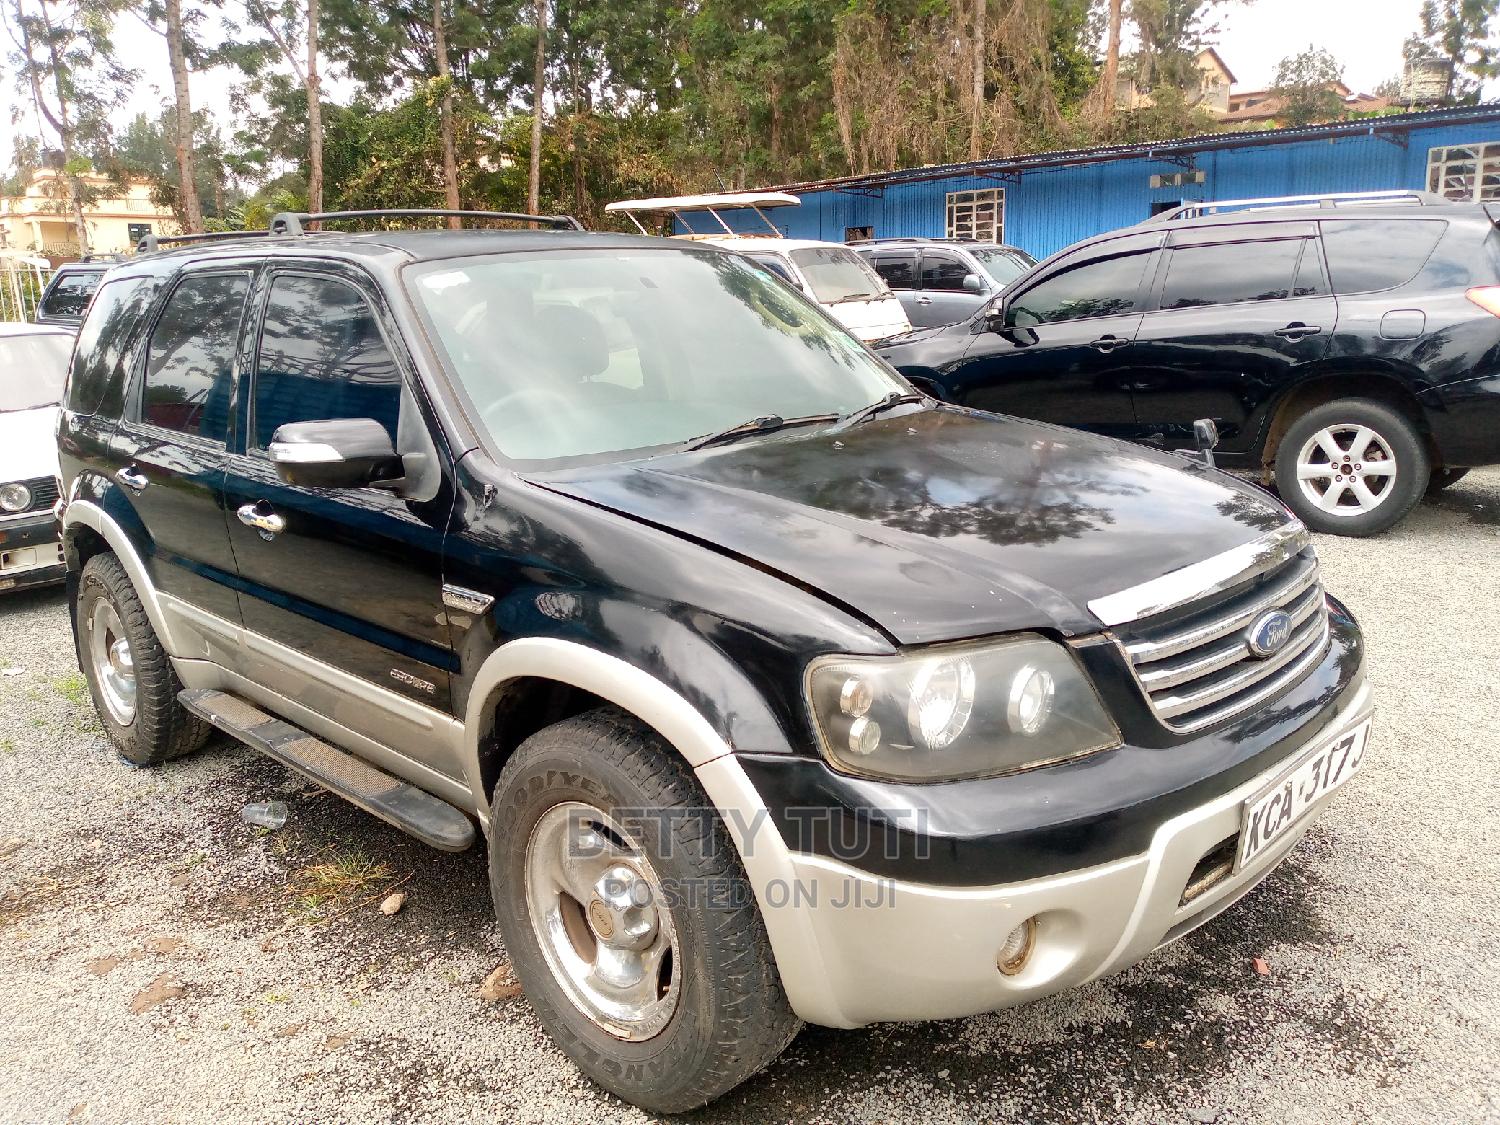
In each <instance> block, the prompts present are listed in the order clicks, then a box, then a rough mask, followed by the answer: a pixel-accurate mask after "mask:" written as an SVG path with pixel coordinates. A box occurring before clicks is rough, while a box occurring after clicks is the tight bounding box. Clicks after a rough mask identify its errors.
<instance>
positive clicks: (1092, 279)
mask: <svg viewBox="0 0 1500 1125" xmlns="http://www.w3.org/2000/svg"><path fill="white" fill-rule="evenodd" d="M1150 260H1151V255H1150V254H1149V253H1140V254H1121V255H1119V256H1117V257H1113V258H1102V259H1101V258H1095V259H1093V260H1092V261H1088V262H1084V263H1082V264H1080V265H1077V266H1073V267H1071V268H1068V269H1064V270H1063V271H1062V272H1061V273H1054V274H1052V275H1051V276H1050V277H1048V278H1047V279H1046V280H1045V281H1043V282H1041V283H1040V284H1038V285H1034V286H1032V287H1031V288H1030V289H1028V290H1026V292H1024V293H1022V294H1021V295H1020V296H1018V297H1017V298H1016V299H1015V300H1014V301H1012V302H1011V304H1010V308H1009V313H1008V315H1007V318H1006V319H1007V321H1008V322H1009V323H1010V324H1013V325H1019V326H1021V327H1022V328H1025V327H1028V326H1030V325H1033V324H1052V323H1055V322H1057V321H1062V320H1084V319H1087V318H1089V317H1095V316H1119V315H1121V314H1124V313H1128V312H1132V311H1133V310H1134V309H1136V308H1137V307H1138V303H1139V291H1140V287H1141V274H1142V273H1143V272H1144V271H1145V269H1146V263H1147V262H1148V261H1150Z"/></svg>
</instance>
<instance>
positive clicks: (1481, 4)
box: [1405, 0, 1500, 105]
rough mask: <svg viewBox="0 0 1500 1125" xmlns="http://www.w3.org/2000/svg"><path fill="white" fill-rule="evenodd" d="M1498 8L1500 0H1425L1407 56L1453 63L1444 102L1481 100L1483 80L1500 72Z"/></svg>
mask: <svg viewBox="0 0 1500 1125" xmlns="http://www.w3.org/2000/svg"><path fill="white" fill-rule="evenodd" d="M1497 10H1500V0H1424V3H1423V4H1422V14H1421V17H1420V22H1419V24H1418V30H1417V33H1416V34H1415V35H1413V36H1412V37H1411V38H1410V39H1408V40H1407V41H1406V48H1405V51H1406V58H1407V60H1408V61H1412V60H1416V59H1433V58H1436V59H1442V60H1444V61H1445V62H1447V63H1448V64H1449V72H1448V84H1447V89H1446V91H1445V92H1444V97H1443V104H1445V105H1460V104H1464V103H1471V102H1477V101H1478V100H1479V91H1480V85H1481V83H1482V82H1483V80H1484V79H1486V78H1493V77H1495V76H1496V75H1497V74H1500V65H1497V61H1500V49H1497V47H1496V45H1495V44H1494V43H1493V42H1492V29H1491V23H1492V22H1493V21H1494V19H1495V14H1496V11H1497Z"/></svg>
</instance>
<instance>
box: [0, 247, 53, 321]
mask: <svg viewBox="0 0 1500 1125" xmlns="http://www.w3.org/2000/svg"><path fill="white" fill-rule="evenodd" d="M53 272H54V271H53V269H52V264H51V263H50V262H49V261H47V259H46V258H35V257H32V256H30V255H26V254H16V253H9V254H6V253H3V252H0V321H3V320H30V319H31V318H32V317H33V316H34V315H35V314H36V306H37V302H38V301H39V300H41V297H42V290H44V289H46V288H47V282H49V281H51V280H52V274H53Z"/></svg>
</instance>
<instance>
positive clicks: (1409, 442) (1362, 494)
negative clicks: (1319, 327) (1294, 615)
mask: <svg viewBox="0 0 1500 1125" xmlns="http://www.w3.org/2000/svg"><path fill="white" fill-rule="evenodd" d="M1430 476H1431V472H1430V462H1429V460H1428V457H1427V449H1426V447H1425V445H1424V444H1423V442H1422V436H1421V434H1419V433H1418V432H1417V430H1416V427H1415V426H1413V425H1412V423H1411V422H1410V421H1409V420H1408V419H1407V418H1405V417H1404V416H1403V415H1401V414H1400V413H1398V412H1397V411H1395V410H1393V409H1391V408H1390V407H1389V406H1386V405H1384V404H1382V403H1378V402H1371V401H1369V400H1367V399H1354V398H1349V399H1338V400H1336V401H1334V402H1328V403H1324V404H1323V405H1322V406H1317V407H1314V408H1313V409H1312V410H1309V411H1308V412H1307V413H1306V414H1304V415H1302V417H1300V418H1298V419H1297V420H1296V421H1295V422H1293V423H1292V425H1291V427H1290V428H1289V429H1288V430H1287V431H1286V434H1285V435H1284V436H1283V437H1282V439H1281V445H1280V446H1279V447H1278V448H1277V450H1276V490H1277V491H1278V492H1280V493H1281V499H1282V501H1283V502H1284V503H1285V504H1286V506H1287V507H1289V508H1291V510H1292V511H1293V512H1295V513H1296V514H1297V516H1298V517H1299V518H1300V519H1301V520H1302V522H1303V523H1305V524H1306V525H1307V526H1308V527H1310V528H1312V529H1313V530H1314V531H1324V532H1330V533H1332V534H1334V535H1353V536H1363V535H1376V534H1379V533H1380V532H1382V531H1384V530H1385V529H1386V528H1388V527H1391V526H1393V525H1394V524H1396V523H1398V522H1399V521H1400V520H1401V519H1402V518H1404V517H1405V515H1406V514H1407V513H1408V512H1410V511H1411V509H1412V506H1413V505H1415V504H1416V502H1417V501H1418V500H1420V499H1421V498H1422V494H1423V493H1424V492H1425V491H1426V489H1427V482H1428V480H1429V478H1430Z"/></svg>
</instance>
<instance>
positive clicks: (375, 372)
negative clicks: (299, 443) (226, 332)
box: [253, 274, 401, 449]
mask: <svg viewBox="0 0 1500 1125" xmlns="http://www.w3.org/2000/svg"><path fill="white" fill-rule="evenodd" d="M253 398H254V402H255V445H256V447H257V448H261V449H264V448H265V447H266V446H268V445H270V444H271V435H273V434H274V433H275V432H276V429H277V427H279V426H284V425H286V424H287V423H288V422H314V421H319V420H321V419H325V418H374V419H375V420H376V421H377V422H379V423H380V424H381V425H383V426H384V427H385V428H386V431H387V432H388V433H389V434H390V435H391V442H392V443H393V444H394V443H395V441H396V421H397V419H398V418H399V417H400V414H401V373H400V370H399V368H397V366H396V361H395V359H394V358H392V356H391V353H390V350H389V349H388V348H387V347H386V345H385V340H384V338H383V337H382V336H381V335H380V329H379V327H378V325H377V324H376V320H375V314H374V313H373V312H372V311H371V309H370V306H369V304H368V303H367V302H366V301H365V299H364V296H363V295H362V294H361V293H360V292H359V290H358V289H356V288H354V286H352V285H350V284H349V283H348V282H344V281H339V280H337V279H335V278H331V277H313V276H311V275H307V274H281V275H279V276H278V277H277V278H276V279H275V280H274V281H273V282H272V284H271V296H270V300H269V301H268V302H267V305H266V320H265V325H264V327H262V329H261V333H260V352H259V355H258V357H257V359H256V363H255V391H254V395H253Z"/></svg>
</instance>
